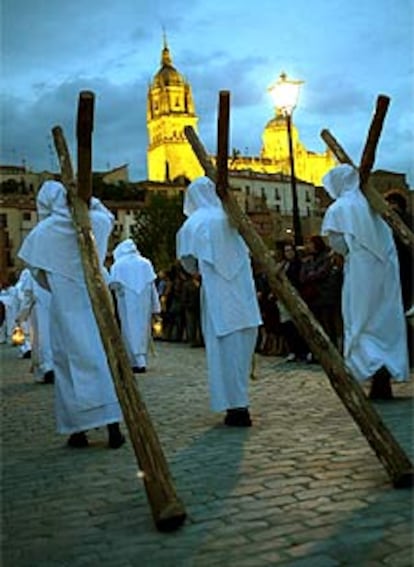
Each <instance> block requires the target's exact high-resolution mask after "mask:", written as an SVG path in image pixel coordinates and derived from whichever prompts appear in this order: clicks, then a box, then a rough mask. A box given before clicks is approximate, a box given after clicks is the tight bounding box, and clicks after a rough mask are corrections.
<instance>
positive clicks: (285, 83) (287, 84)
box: [269, 73, 303, 246]
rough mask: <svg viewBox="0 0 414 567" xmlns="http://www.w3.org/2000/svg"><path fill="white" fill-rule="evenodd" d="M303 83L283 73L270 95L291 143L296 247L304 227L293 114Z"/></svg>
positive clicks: (271, 89) (299, 242) (300, 242)
mask: <svg viewBox="0 0 414 567" xmlns="http://www.w3.org/2000/svg"><path fill="white" fill-rule="evenodd" d="M302 83H303V81H295V80H292V79H288V78H287V76H286V73H281V75H280V77H279V79H278V80H277V81H276V82H275V83H274V84H273V85H271V86H270V87H269V92H270V95H271V97H272V99H273V102H274V103H275V106H276V109H279V110H280V111H281V112H282V115H283V116H284V117H285V118H286V127H287V133H288V142H289V161H290V183H291V189H292V217H293V230H294V238H295V246H301V245H302V244H303V236H302V227H301V223H300V215H299V206H298V192H297V189H296V177H295V160H294V154H293V142H292V114H293V111H294V109H295V107H296V104H297V101H298V98H299V90H300V86H301V85H302Z"/></svg>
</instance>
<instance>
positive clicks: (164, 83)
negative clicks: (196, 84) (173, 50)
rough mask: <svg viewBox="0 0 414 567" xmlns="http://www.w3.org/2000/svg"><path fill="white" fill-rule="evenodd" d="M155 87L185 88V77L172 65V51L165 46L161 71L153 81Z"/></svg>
mask: <svg viewBox="0 0 414 567" xmlns="http://www.w3.org/2000/svg"><path fill="white" fill-rule="evenodd" d="M152 84H153V86H154V87H169V86H183V85H184V84H185V82H184V79H183V77H182V76H181V74H180V73H179V72H178V71H177V69H176V68H175V67H174V65H173V64H172V59H171V55H170V50H169V49H168V47H167V45H166V44H164V49H163V50H162V55H161V69H160V70H159V71H158V72H157V73H156V75H155V76H154V80H153V83H152Z"/></svg>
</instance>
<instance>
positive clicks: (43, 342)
mask: <svg viewBox="0 0 414 567" xmlns="http://www.w3.org/2000/svg"><path fill="white" fill-rule="evenodd" d="M21 291H22V292H23V295H24V300H23V302H22V304H21V310H20V313H19V315H18V317H19V319H20V320H25V319H29V320H30V327H31V346H32V357H31V360H32V369H33V376H34V378H35V380H37V381H39V380H42V379H43V377H44V375H45V374H46V372H49V371H50V370H53V356H52V348H51V345H50V316H49V309H50V292H49V291H48V290H46V289H44V288H43V287H41V286H40V285H39V284H38V283H37V282H36V280H35V278H34V277H33V275H32V274H30V276H29V277H28V278H26V279H25V281H24V283H23V284H22V287H21Z"/></svg>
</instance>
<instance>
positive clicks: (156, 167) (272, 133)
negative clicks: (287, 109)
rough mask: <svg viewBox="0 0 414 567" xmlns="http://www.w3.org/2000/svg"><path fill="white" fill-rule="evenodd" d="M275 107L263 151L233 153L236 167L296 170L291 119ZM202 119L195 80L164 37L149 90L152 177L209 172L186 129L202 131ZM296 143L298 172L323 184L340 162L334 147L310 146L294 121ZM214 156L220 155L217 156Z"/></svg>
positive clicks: (232, 164)
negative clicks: (182, 69)
mask: <svg viewBox="0 0 414 567" xmlns="http://www.w3.org/2000/svg"><path fill="white" fill-rule="evenodd" d="M275 110H276V114H275V116H274V117H273V118H271V119H270V120H269V121H268V123H267V124H266V126H265V128H264V130H263V134H262V149H261V152H260V155H258V156H241V155H233V156H231V157H229V163H228V167H229V170H230V171H248V172H253V173H260V174H263V173H267V174H283V175H286V176H289V175H290V161H289V146H288V133H287V124H286V120H285V118H284V117H283V116H282V114H281V113H280V111H279V109H275ZM197 124H198V117H197V114H196V110H195V104H194V99H193V95H192V89H191V86H190V83H189V82H188V81H186V80H185V79H184V77H183V76H182V75H181V73H180V72H179V71H177V69H176V68H175V67H174V65H173V63H172V57H171V54H170V50H169V48H168V46H167V43H166V41H165V40H164V47H163V49H162V54H161V66H160V68H159V70H158V71H157V72H156V74H155V75H154V78H153V80H152V82H151V84H150V86H149V88H148V94H147V131H148V150H147V164H148V179H150V180H152V181H172V180H174V179H176V178H177V177H179V176H183V177H185V178H187V179H188V180H190V181H192V180H193V179H194V178H196V177H198V176H199V175H203V170H202V169H201V166H200V165H199V163H198V160H197V158H196V156H195V155H194V152H193V151H192V148H191V146H190V144H189V143H188V141H187V139H186V137H185V134H184V127H185V126H192V127H193V128H194V130H195V131H196V132H197ZM292 145H293V152H294V158H295V173H296V177H297V178H298V179H300V180H302V181H304V182H307V183H312V184H313V185H315V186H320V185H321V179H322V177H323V175H324V174H325V173H326V172H327V171H328V170H329V169H331V168H332V167H333V166H334V165H335V164H336V161H335V158H334V157H333V155H332V153H331V152H330V150H329V149H327V150H326V151H325V152H324V153H320V154H318V153H315V152H312V151H309V150H307V149H306V147H305V146H304V144H303V143H302V142H301V140H300V138H299V132H298V129H297V127H296V126H295V125H294V124H292ZM211 157H212V159H213V161H214V156H211Z"/></svg>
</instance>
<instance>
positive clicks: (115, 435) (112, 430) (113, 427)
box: [107, 423, 125, 449]
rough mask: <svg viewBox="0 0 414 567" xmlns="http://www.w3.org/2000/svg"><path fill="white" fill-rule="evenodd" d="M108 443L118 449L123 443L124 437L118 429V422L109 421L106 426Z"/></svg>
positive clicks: (112, 447)
mask: <svg viewBox="0 0 414 567" xmlns="http://www.w3.org/2000/svg"><path fill="white" fill-rule="evenodd" d="M107 427H108V434H109V439H108V445H109V447H110V448H111V449H119V447H122V445H123V444H124V443H125V437H124V435H122V433H121V430H120V429H119V423H110V424H109V425H108V426H107Z"/></svg>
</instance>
